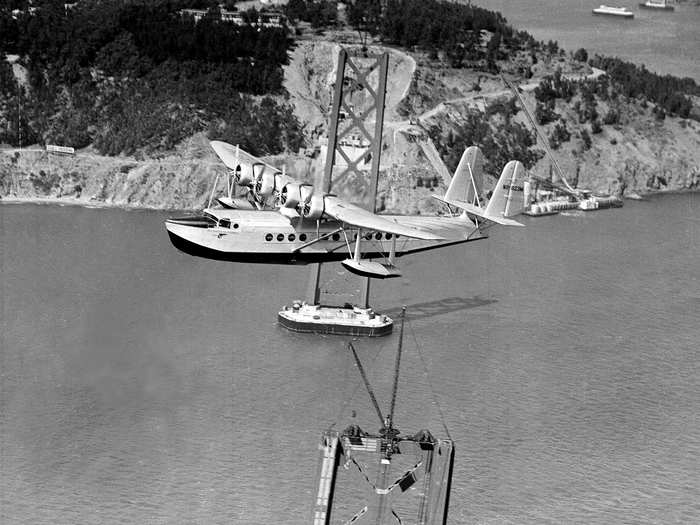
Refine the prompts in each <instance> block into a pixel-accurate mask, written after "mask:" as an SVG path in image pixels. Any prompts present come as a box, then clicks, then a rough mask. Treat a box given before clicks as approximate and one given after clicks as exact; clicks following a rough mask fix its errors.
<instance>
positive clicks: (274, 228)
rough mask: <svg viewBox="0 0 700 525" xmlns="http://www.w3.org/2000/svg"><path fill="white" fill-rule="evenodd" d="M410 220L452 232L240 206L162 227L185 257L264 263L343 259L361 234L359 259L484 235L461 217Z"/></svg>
mask: <svg viewBox="0 0 700 525" xmlns="http://www.w3.org/2000/svg"><path fill="white" fill-rule="evenodd" d="M389 217H390V216H389ZM402 219H403V218H402ZM406 219H407V220H408V219H409V218H406ZM410 220H411V222H414V223H415V222H416V221H418V222H420V221H421V220H424V221H430V224H431V227H438V228H439V227H441V228H443V229H444V230H445V231H446V232H451V235H450V236H446V238H445V239H444V240H439V241H435V240H424V239H415V238H409V237H404V236H400V235H392V234H390V233H386V232H368V231H365V230H359V229H357V228H352V227H349V228H348V227H347V226H345V225H343V224H342V223H340V222H338V221H321V223H319V224H318V227H317V223H316V221H301V220H299V221H290V220H289V219H287V218H286V217H284V216H282V215H281V214H279V213H277V212H276V211H244V210H205V213H204V215H202V216H198V217H185V218H178V219H168V220H166V221H165V228H166V230H167V231H168V236H169V237H170V241H171V242H172V244H173V245H174V246H175V247H176V248H178V249H179V250H180V251H182V252H185V253H187V254H189V255H193V256H197V257H204V258H206V259H214V260H218V261H232V262H243V263H263V264H302V265H303V264H311V263H319V262H333V261H344V260H347V259H348V257H349V253H350V252H351V248H354V245H355V242H356V239H357V235H358V234H361V235H362V237H361V240H360V252H361V253H362V257H363V258H364V259H372V258H383V257H386V255H387V254H388V253H389V252H390V250H391V249H392V245H394V247H395V255H396V256H397V257H400V256H402V255H406V254H409V253H417V252H421V251H426V250H431V249H435V248H442V247H445V246H449V245H451V244H460V243H464V242H470V241H474V240H478V239H483V238H486V235H485V234H484V233H483V232H482V231H480V230H479V229H477V228H465V225H466V224H465V222H464V220H463V219H461V218H458V217H425V218H417V217H411V218H410ZM394 243H395V244H394Z"/></svg>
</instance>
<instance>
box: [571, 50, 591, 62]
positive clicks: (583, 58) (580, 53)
mask: <svg viewBox="0 0 700 525" xmlns="http://www.w3.org/2000/svg"><path fill="white" fill-rule="evenodd" d="M574 60H576V61H578V62H587V61H588V52H587V51H586V50H585V49H584V48H582V47H581V48H579V49H577V50H576V52H575V53H574Z"/></svg>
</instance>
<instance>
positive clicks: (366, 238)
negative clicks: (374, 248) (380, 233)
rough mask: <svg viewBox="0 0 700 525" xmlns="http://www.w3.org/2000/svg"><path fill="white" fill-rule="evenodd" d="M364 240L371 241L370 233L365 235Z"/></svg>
mask: <svg viewBox="0 0 700 525" xmlns="http://www.w3.org/2000/svg"><path fill="white" fill-rule="evenodd" d="M365 240H367V241H371V240H372V234H371V233H368V234H367V235H365Z"/></svg>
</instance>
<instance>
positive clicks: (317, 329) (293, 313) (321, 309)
mask: <svg viewBox="0 0 700 525" xmlns="http://www.w3.org/2000/svg"><path fill="white" fill-rule="evenodd" d="M277 321H278V322H279V324H281V325H282V326H284V327H285V328H286V329H288V330H291V331H293V332H306V333H317V334H331V335H351V336H365V337H380V336H383V335H388V334H390V333H391V330H392V328H393V326H394V321H393V319H391V317H389V316H387V315H382V314H378V313H376V312H375V311H374V310H372V308H360V307H358V306H351V305H347V306H345V307H339V306H325V305H320V304H307V303H305V302H301V301H294V303H293V304H292V306H291V307H290V306H285V307H284V308H283V309H282V310H280V311H279V313H278V314H277Z"/></svg>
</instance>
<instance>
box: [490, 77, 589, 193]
mask: <svg viewBox="0 0 700 525" xmlns="http://www.w3.org/2000/svg"><path fill="white" fill-rule="evenodd" d="M498 75H499V76H500V77H501V80H502V81H503V83H504V84H505V85H506V86H507V87H508V89H510V90H511V92H512V93H513V94H514V95H515V96H516V97H517V99H518V100H519V101H520V105H521V106H522V108H523V111H524V112H525V115H526V116H527V118H528V120H529V121H530V124H531V125H532V127H533V128H534V130H535V133H537V136H538V137H539V138H540V140H541V141H542V145H543V146H544V149H545V150H546V151H547V155H548V156H549V160H550V161H551V162H552V165H553V166H554V169H556V170H557V174H558V175H559V178H560V179H561V181H562V182H563V183H564V186H565V187H566V190H563V189H562V191H565V192H566V193H568V194H569V195H572V196H574V197H575V198H576V199H577V200H578V199H579V196H578V192H577V191H576V190H575V189H574V188H572V187H571V185H570V184H569V182H568V181H567V180H566V177H564V172H563V171H562V170H561V168H560V167H559V163H558V162H557V159H556V158H555V157H554V154H553V153H552V150H551V149H550V148H549V142H548V140H547V137H545V136H544V135H543V134H542V132H541V131H540V128H539V126H537V123H536V122H535V119H534V118H532V114H531V113H530V111H529V110H528V109H527V106H526V105H525V101H524V100H523V98H522V97H521V96H520V93H519V92H518V90H517V88H516V87H515V86H513V84H511V83H510V82H508V80H507V79H506V78H505V77H504V76H503V73H501V72H500V71H499V72H498ZM533 178H535V179H537V178H536V177H533ZM538 180H539V179H538ZM541 180H542V181H544V180H545V179H541Z"/></svg>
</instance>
